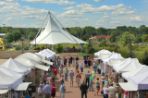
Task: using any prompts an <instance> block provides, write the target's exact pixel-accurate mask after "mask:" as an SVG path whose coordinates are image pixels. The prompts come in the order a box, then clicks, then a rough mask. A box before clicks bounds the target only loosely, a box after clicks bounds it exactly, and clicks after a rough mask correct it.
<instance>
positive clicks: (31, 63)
mask: <svg viewBox="0 0 148 98" xmlns="http://www.w3.org/2000/svg"><path fill="white" fill-rule="evenodd" d="M15 60H16V61H18V62H20V63H23V65H25V66H27V67H29V68H38V69H41V70H43V71H48V70H47V69H49V67H47V66H45V65H41V64H40V63H38V62H36V61H34V60H32V59H30V58H25V57H23V56H18V57H17V58H15Z"/></svg>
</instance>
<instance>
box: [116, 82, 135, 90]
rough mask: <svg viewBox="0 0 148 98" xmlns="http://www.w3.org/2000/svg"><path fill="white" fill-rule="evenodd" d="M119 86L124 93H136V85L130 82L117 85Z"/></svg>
mask: <svg viewBox="0 0 148 98" xmlns="http://www.w3.org/2000/svg"><path fill="white" fill-rule="evenodd" d="M119 85H120V87H121V88H122V89H123V90H125V91H137V90H138V85H136V84H133V83H131V82H127V83H119Z"/></svg>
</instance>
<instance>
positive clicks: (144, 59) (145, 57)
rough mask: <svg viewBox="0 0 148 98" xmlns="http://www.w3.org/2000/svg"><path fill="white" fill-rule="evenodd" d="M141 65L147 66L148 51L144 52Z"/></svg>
mask: <svg viewBox="0 0 148 98" xmlns="http://www.w3.org/2000/svg"><path fill="white" fill-rule="evenodd" d="M142 63H143V64H146V65H148V51H145V52H144V56H143V59H142Z"/></svg>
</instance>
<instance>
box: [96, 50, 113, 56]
mask: <svg viewBox="0 0 148 98" xmlns="http://www.w3.org/2000/svg"><path fill="white" fill-rule="evenodd" d="M100 54H104V55H105V54H106V55H111V52H110V51H108V50H106V49H102V50H100V51H98V52H96V53H94V55H95V56H99V55H100Z"/></svg>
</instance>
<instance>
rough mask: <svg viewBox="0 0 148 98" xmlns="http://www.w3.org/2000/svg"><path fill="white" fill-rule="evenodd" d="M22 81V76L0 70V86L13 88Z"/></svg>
mask: <svg viewBox="0 0 148 98" xmlns="http://www.w3.org/2000/svg"><path fill="white" fill-rule="evenodd" d="M21 82H22V76H15V75H14V76H13V73H12V76H10V75H8V74H5V73H3V72H1V71H0V88H1V89H13V88H15V87H16V86H17V85H18V84H20V83H21Z"/></svg>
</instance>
